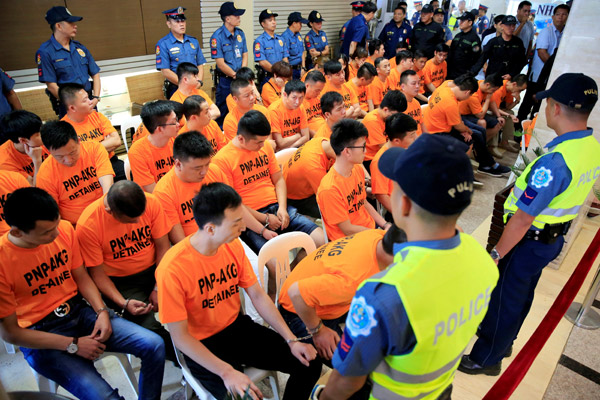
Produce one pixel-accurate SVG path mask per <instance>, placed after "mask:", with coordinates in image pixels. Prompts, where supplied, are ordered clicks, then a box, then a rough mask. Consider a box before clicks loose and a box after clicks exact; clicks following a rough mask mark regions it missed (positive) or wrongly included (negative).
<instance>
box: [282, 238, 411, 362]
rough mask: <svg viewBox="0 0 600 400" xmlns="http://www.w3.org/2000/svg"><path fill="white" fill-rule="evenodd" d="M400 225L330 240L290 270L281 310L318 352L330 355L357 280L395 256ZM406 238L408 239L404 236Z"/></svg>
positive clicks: (348, 307) (379, 269)
mask: <svg viewBox="0 0 600 400" xmlns="http://www.w3.org/2000/svg"><path fill="white" fill-rule="evenodd" d="M402 239H403V238H402V237H401V231H400V229H398V228H396V227H394V226H392V228H391V229H389V230H388V231H387V232H385V231H382V230H380V229H368V230H366V231H362V232H358V233H356V234H354V235H351V236H345V237H343V238H340V239H337V240H335V241H333V242H329V243H327V244H325V245H323V246H321V247H319V248H318V249H317V250H315V251H313V252H312V253H311V254H309V255H308V256H306V257H305V258H304V259H302V261H300V263H299V264H298V265H297V266H296V268H294V270H293V271H292V272H291V273H290V274H289V275H288V277H287V278H286V280H285V282H284V283H283V285H282V286H281V291H280V293H279V301H278V302H279V311H280V312H281V315H282V316H283V319H284V320H285V321H286V322H287V324H288V326H289V327H290V329H291V330H292V332H293V333H294V334H295V335H297V336H302V335H305V334H306V332H307V330H313V328H314V327H317V326H319V325H320V324H321V322H322V323H323V326H322V327H321V329H319V331H318V332H317V334H315V335H313V337H312V338H311V339H309V341H308V343H311V344H313V345H314V346H315V347H316V349H317V352H318V353H319V356H321V358H322V359H324V360H331V358H332V357H333V353H334V352H335V349H336V347H337V344H338V342H339V341H340V337H341V336H342V329H341V328H340V324H342V323H344V322H345V321H346V317H347V315H348V310H349V309H350V302H351V301H352V297H353V296H354V294H355V293H356V289H357V288H358V285H359V284H360V283H361V282H362V281H364V280H365V279H368V278H370V277H371V276H373V275H374V274H376V273H378V272H379V271H381V270H383V269H385V268H386V267H387V266H388V265H390V264H391V263H392V262H393V258H394V257H393V254H394V253H393V246H394V243H401V242H402ZM404 241H406V239H405V238H404Z"/></svg>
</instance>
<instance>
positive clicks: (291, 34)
mask: <svg viewBox="0 0 600 400" xmlns="http://www.w3.org/2000/svg"><path fill="white" fill-rule="evenodd" d="M286 32H290V36H296V34H295V33H294V32H292V30H291V29H290V28H289V27H288V28H287V29H286V30H285V31H283V34H282V35H285V33H286Z"/></svg>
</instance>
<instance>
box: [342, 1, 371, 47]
mask: <svg viewBox="0 0 600 400" xmlns="http://www.w3.org/2000/svg"><path fill="white" fill-rule="evenodd" d="M350 5H351V6H352V18H354V17H356V16H357V15H360V13H361V11H362V8H363V6H364V5H365V2H364V1H353V2H352V3H350ZM352 18H350V19H349V20H348V21H346V22H344V25H342V28H341V29H340V33H339V35H340V42H343V41H344V35H345V34H346V29H348V25H349V24H350V21H352Z"/></svg>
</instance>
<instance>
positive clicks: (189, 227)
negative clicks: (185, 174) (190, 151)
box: [152, 164, 226, 236]
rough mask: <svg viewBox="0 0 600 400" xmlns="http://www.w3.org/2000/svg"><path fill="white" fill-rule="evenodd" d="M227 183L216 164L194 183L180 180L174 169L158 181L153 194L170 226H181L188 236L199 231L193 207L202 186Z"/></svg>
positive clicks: (211, 165) (209, 167)
mask: <svg viewBox="0 0 600 400" xmlns="http://www.w3.org/2000/svg"><path fill="white" fill-rule="evenodd" d="M225 181H226V177H225V176H224V175H223V172H221V170H220V169H219V168H218V167H216V166H215V165H214V164H210V165H209V166H208V172H207V173H206V176H205V177H204V179H203V180H202V181H201V182H192V183H189V182H184V181H182V180H181V179H179V178H178V177H177V174H176V173H175V169H174V168H173V169H171V170H170V171H169V172H167V174H166V175H165V176H163V177H162V179H161V180H160V181H158V183H157V184H156V187H155V188H154V191H153V192H152V194H153V195H154V197H156V198H157V199H158V200H159V201H160V204H161V205H162V208H163V211H164V212H165V215H166V216H167V218H168V219H169V223H170V225H171V226H174V225H177V224H181V227H182V228H183V233H184V234H185V235H186V236H188V235H191V234H192V233H194V232H196V231H197V230H198V225H196V222H195V221H194V210H193V207H192V206H193V204H194V197H195V196H196V195H197V194H198V192H199V191H200V189H201V188H202V185H206V184H208V183H212V182H225Z"/></svg>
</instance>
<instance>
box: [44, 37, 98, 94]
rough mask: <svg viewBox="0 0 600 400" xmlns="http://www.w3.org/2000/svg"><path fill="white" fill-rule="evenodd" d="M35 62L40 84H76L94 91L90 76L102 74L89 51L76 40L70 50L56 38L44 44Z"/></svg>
mask: <svg viewBox="0 0 600 400" xmlns="http://www.w3.org/2000/svg"><path fill="white" fill-rule="evenodd" d="M35 61H36V63H37V66H38V80H39V81H40V82H48V83H51V82H54V83H56V84H58V85H60V84H63V83H68V82H76V83H79V84H81V85H83V86H84V87H85V89H86V90H91V89H92V83H91V82H90V76H94V75H96V74H97V73H98V72H100V68H99V67H98V65H97V64H96V61H94V57H92V54H91V53H90V52H89V50H88V49H87V48H86V47H85V46H84V45H82V44H81V43H79V42H78V41H76V40H71V42H70V43H69V50H67V49H65V48H64V47H63V46H62V45H61V44H60V43H58V41H57V40H56V39H55V38H54V35H52V36H50V40H48V41H46V42H44V43H42V45H41V46H40V48H39V50H38V51H37V53H36V56H35Z"/></svg>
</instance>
